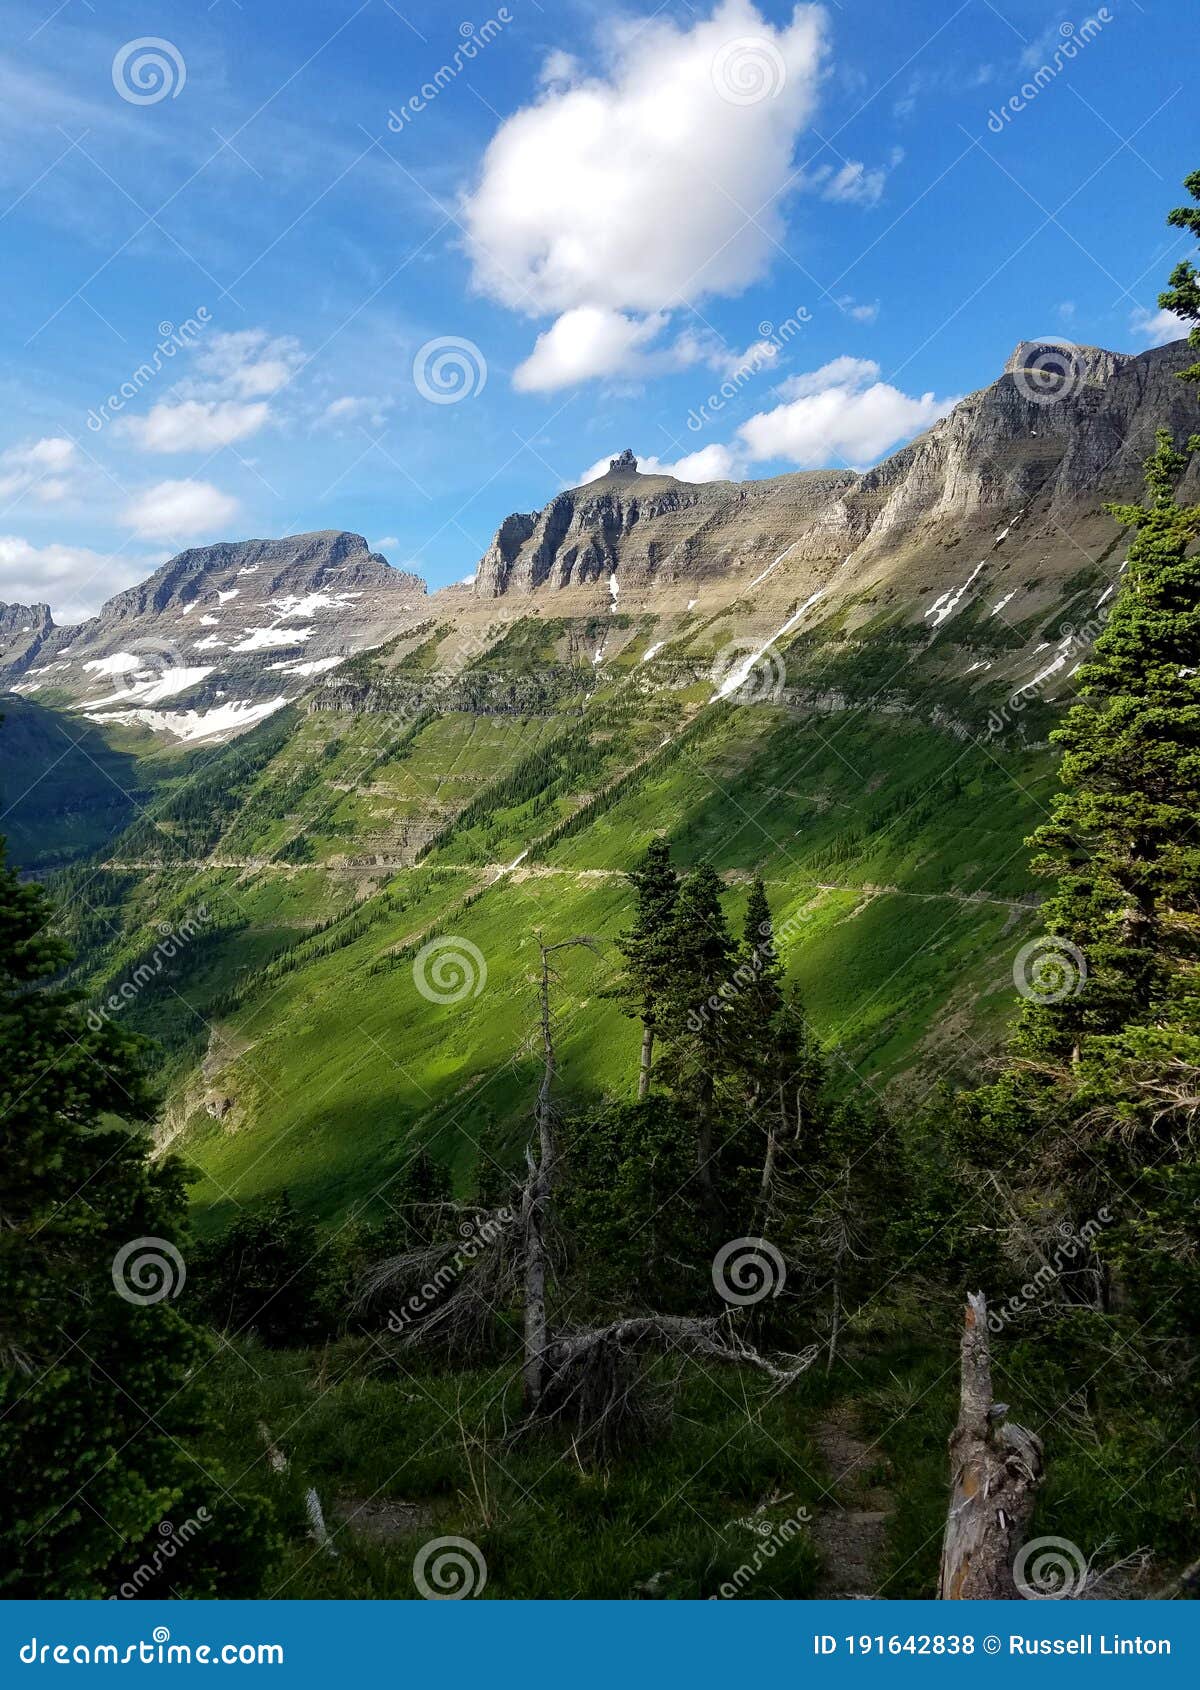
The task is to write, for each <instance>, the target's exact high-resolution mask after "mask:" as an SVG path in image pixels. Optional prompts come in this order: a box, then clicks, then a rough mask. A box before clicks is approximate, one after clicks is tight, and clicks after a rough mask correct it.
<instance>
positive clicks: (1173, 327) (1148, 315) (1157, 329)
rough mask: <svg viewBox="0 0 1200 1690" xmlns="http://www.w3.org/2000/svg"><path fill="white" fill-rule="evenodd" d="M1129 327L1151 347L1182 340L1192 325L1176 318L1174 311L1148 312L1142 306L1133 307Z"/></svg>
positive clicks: (1167, 344)
mask: <svg viewBox="0 0 1200 1690" xmlns="http://www.w3.org/2000/svg"><path fill="white" fill-rule="evenodd" d="M1129 327H1130V328H1131V329H1132V330H1133V332H1134V334H1135V335H1137V336H1138V337H1139V338H1140V339H1141V340H1145V341H1148V342H1149V344H1150V345H1151V346H1169V345H1170V343H1171V342H1172V341H1173V340H1182V339H1183V338H1184V336H1185V335H1187V334H1188V333H1189V332H1190V330H1191V327H1192V325H1191V324H1190V323H1185V322H1184V320H1183V318H1182V317H1177V316H1176V315H1175V313H1174V311H1148V310H1147V309H1146V307H1145V306H1144V305H1135V306H1134V308H1133V310H1132V311H1131V312H1130V316H1129Z"/></svg>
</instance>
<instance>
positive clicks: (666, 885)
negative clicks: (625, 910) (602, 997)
mask: <svg viewBox="0 0 1200 1690" xmlns="http://www.w3.org/2000/svg"><path fill="white" fill-rule="evenodd" d="M629 883H630V885H631V886H632V887H633V891H634V899H635V904H634V921H633V926H632V927H631V928H630V929H629V931H628V932H627V933H625V934H623V935H622V936H621V938H620V939H619V940H618V946H619V949H620V951H621V954H622V956H623V957H624V958H625V978H624V980H623V981H622V983H621V985H620V987H619V988H618V995H619V996H620V997H622V999H623V1000H624V1001H625V1002H626V1003H627V1004H628V1005H629V1006H630V1013H631V1014H633V1015H638V1016H640V1017H641V1022H642V1049H641V1059H640V1065H639V1068H638V1098H639V1099H641V1098H644V1097H646V1096H647V1094H648V1093H649V1090H650V1075H651V1068H652V1064H653V1060H654V1040H655V1035H656V1033H657V1030H658V1016H659V1005H660V1002H661V999H662V998H663V996H664V994H665V992H666V990H667V986H668V982H669V979H670V973H671V969H672V966H673V962H674V928H673V924H674V918H675V904H676V901H677V899H678V897H679V876H678V875H677V874H676V872H675V870H674V868H673V867H672V866H671V847H670V844H669V843H668V841H667V840H665V839H655V840H654V841H653V842H652V843H651V845H650V846H649V847H648V849H647V851H646V855H645V856H644V857H643V859H642V861H641V863H640V864H639V865H638V867H637V868H635V869H633V870H631V872H630V874H629Z"/></svg>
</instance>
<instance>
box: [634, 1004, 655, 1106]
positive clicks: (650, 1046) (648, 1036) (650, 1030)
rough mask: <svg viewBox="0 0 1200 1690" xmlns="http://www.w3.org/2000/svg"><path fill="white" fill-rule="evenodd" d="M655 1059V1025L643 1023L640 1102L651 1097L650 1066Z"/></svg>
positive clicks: (639, 1077) (639, 1083) (639, 1071)
mask: <svg viewBox="0 0 1200 1690" xmlns="http://www.w3.org/2000/svg"><path fill="white" fill-rule="evenodd" d="M653 1057H654V1025H653V1023H652V1022H650V1021H643V1022H642V1065H641V1067H640V1069H639V1070H638V1102H639V1103H641V1101H642V1100H643V1098H646V1097H648V1096H649V1095H650V1064H651V1061H652V1060H653Z"/></svg>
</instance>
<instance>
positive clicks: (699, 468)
mask: <svg viewBox="0 0 1200 1690" xmlns="http://www.w3.org/2000/svg"><path fill="white" fill-rule="evenodd" d="M615 456H616V453H615V452H610V453H609V454H608V455H607V457H603V458H597V460H596V462H595V463H594V464H591V465H590V466H589V467H588V468H587V469H585V470H584V472H583V474H582V475H581V476H580V477H579V480H578V482H577V483H576V486H579V487H585V486H586V485H587V483H588V482H589V481H597V480H599V478H600V476H602V475H607V474H608V466H609V463H610V462H611V460H612V459H613V458H614V457H615ZM741 468H742V460H741V458H740V456H739V454H738V453H737V452H736V451H735V450H734V449H733V448H732V447H729V446H722V445H719V444H718V443H717V442H715V441H714V442H713V443H712V444H711V445H709V446H702V447H701V448H700V450H699V451H698V452H689V453H687V455H686V456H685V457H682V458H676V459H675V460H674V461H673V462H672V461H670V460H668V459H664V458H656V457H654V456H653V454H651V455H650V456H649V457H642V458H639V459H638V469H639V471H640V472H641V474H642V475H673V476H674V477H675V479H676V481H728V480H729V479H730V478H731V477H733V476H736V475H737V474H738V473H739V472H740V470H741Z"/></svg>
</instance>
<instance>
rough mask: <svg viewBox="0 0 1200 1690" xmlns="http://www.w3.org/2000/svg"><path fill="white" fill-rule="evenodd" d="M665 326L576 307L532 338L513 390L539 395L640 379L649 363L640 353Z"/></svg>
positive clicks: (657, 320) (660, 319)
mask: <svg viewBox="0 0 1200 1690" xmlns="http://www.w3.org/2000/svg"><path fill="white" fill-rule="evenodd" d="M665 323H666V318H665V317H664V316H663V314H662V313H661V312H656V313H655V314H654V315H653V316H650V317H643V318H640V319H639V318H637V317H627V316H625V314H624V313H623V312H621V311H613V310H611V309H610V308H609V307H608V306H604V305H576V306H575V307H573V309H572V310H570V311H564V312H563V314H562V316H561V317H558V318H557V319H556V320H555V322H554V324H553V325H552V326H551V327H550V328H548V329H547V330H546V332H545V334H540V335H539V336H538V338H537V343H536V345H535V346H534V349H533V351H532V352H531V353H530V355H529V357H528V358H526V360H525V362H524V363H523V364H521V365H520V366H519V367H518V368H517V370H516V371H515V372H514V374H513V386H514V387H516V388H517V389H518V390H519V391H520V392H522V393H545V392H549V391H550V390H551V389H553V388H556V387H565V386H567V385H569V384H571V383H574V382H579V381H586V380H587V379H588V378H589V377H590V376H595V375H603V374H605V373H614V372H617V371H623V372H625V373H626V374H630V375H632V374H646V373H648V371H649V367H650V364H651V363H652V362H653V360H648V359H646V358H645V357H644V356H643V353H644V352H645V350H646V348H647V347H648V346H649V343H650V342H651V341H652V340H654V339H655V338H656V337H657V336H658V335H659V334H660V333H661V331H662V329H663V326H664V324H665Z"/></svg>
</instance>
